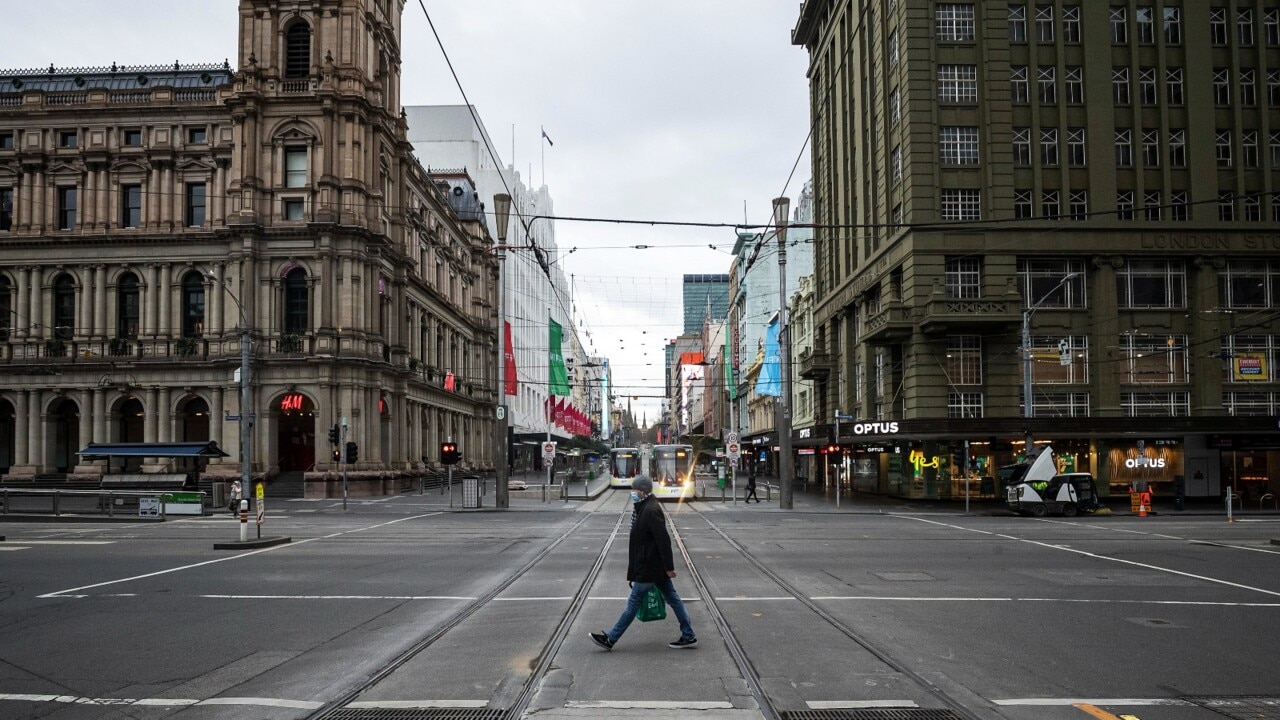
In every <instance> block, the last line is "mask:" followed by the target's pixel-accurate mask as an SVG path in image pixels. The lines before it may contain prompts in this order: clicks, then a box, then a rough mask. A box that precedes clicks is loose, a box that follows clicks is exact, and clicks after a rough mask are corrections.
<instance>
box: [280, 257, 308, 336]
mask: <svg viewBox="0 0 1280 720" xmlns="http://www.w3.org/2000/svg"><path fill="white" fill-rule="evenodd" d="M307 295H308V292H307V272H306V271H305V270H303V269H302V268H294V269H292V270H290V271H289V274H288V275H285V277H284V331H285V332H286V333H294V334H300V333H305V332H307V329H308V327H309V325H310V321H309V317H310V308H309V298H308V297H307Z"/></svg>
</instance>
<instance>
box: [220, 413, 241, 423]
mask: <svg viewBox="0 0 1280 720" xmlns="http://www.w3.org/2000/svg"><path fill="white" fill-rule="evenodd" d="M222 419H223V420H226V421H227V422H240V416H239V415H227V416H226V417H224V418H222Z"/></svg>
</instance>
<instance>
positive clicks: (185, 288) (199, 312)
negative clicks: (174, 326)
mask: <svg viewBox="0 0 1280 720" xmlns="http://www.w3.org/2000/svg"><path fill="white" fill-rule="evenodd" d="M201 335H204V278H203V277H201V276H200V273H198V272H196V271H194V270H192V271H191V272H189V273H187V274H186V275H185V276H184V277H183V278H182V336H183V337H200V336H201Z"/></svg>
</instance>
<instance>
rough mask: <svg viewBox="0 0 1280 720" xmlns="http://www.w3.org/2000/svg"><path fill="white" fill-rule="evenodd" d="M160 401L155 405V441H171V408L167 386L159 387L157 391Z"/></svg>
mask: <svg viewBox="0 0 1280 720" xmlns="http://www.w3.org/2000/svg"><path fill="white" fill-rule="evenodd" d="M159 400H160V402H159V403H158V404H157V405H156V411H157V412H156V416H157V418H158V423H157V428H156V430H157V432H158V438H159V439H158V440H157V442H162V443H167V442H173V409H172V408H171V407H170V405H169V388H168V387H161V388H160V391H159Z"/></svg>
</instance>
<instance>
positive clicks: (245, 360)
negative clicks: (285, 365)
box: [204, 270, 253, 542]
mask: <svg viewBox="0 0 1280 720" xmlns="http://www.w3.org/2000/svg"><path fill="white" fill-rule="evenodd" d="M204 276H205V277H206V278H208V279H209V280H211V281H213V282H216V283H218V284H219V285H221V286H222V289H223V290H224V291H225V292H226V293H227V295H228V296H229V297H230V298H231V302H233V303H235V304H236V309H237V310H239V311H240V323H239V325H238V327H237V330H238V331H239V334H240V499H241V500H245V501H248V499H249V498H250V497H251V496H253V492H252V484H251V482H250V478H249V467H250V448H251V446H252V440H251V428H250V422H251V419H252V418H253V413H252V412H251V410H250V407H249V318H248V316H246V315H245V312H244V305H243V304H241V302H240V298H238V297H236V294H235V293H234V292H232V291H231V288H229V287H227V283H226V282H225V281H224V280H222V278H219V277H218V276H217V275H216V274H214V272H213V271H212V270H205V271H204ZM248 532H249V525H248V523H240V542H245V541H246V540H248Z"/></svg>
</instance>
